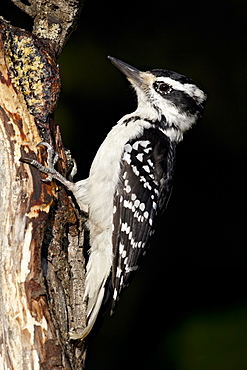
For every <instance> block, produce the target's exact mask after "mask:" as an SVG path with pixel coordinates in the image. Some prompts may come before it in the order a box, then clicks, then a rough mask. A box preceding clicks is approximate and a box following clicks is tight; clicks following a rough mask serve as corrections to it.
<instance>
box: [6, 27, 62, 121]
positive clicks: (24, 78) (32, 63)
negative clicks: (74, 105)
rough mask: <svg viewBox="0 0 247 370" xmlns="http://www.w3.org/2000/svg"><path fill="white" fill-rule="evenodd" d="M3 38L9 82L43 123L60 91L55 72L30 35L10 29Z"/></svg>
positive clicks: (35, 39) (48, 58) (39, 44)
mask: <svg viewBox="0 0 247 370" xmlns="http://www.w3.org/2000/svg"><path fill="white" fill-rule="evenodd" d="M13 31H16V32H13ZM6 35H7V37H6V39H5V40H4V48H5V53H6V61H7V63H8V68H9V73H10V78H11V82H12V83H13V84H14V86H15V87H16V89H17V90H18V91H19V92H21V93H22V94H23V96H24V99H25V102H26V104H27V107H28V109H29V111H30V113H31V114H33V115H34V116H35V117H37V118H38V119H40V120H42V121H44V122H45V121H46V119H47V117H48V115H49V114H50V113H51V112H52V111H53V109H54V107H55V105H56V102H57V99H58V94H59V91H60V78H59V71H58V68H57V66H56V64H55V62H54V61H53V59H52V58H51V56H50V55H49V53H48V52H47V50H45V48H44V45H43V44H42V43H41V42H40V41H39V40H38V39H37V38H35V37H34V36H33V35H32V34H30V33H28V32H26V31H23V30H20V29H15V28H11V29H10V30H9V32H6Z"/></svg>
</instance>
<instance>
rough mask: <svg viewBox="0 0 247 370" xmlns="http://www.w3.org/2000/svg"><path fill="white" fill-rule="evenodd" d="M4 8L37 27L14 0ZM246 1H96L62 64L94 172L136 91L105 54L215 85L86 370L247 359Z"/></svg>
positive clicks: (174, 369) (70, 118) (65, 108)
mask: <svg viewBox="0 0 247 370" xmlns="http://www.w3.org/2000/svg"><path fill="white" fill-rule="evenodd" d="M1 4H3V5H2V9H1V12H0V13H1V15H3V16H5V17H6V19H8V20H9V21H11V23H12V24H13V25H15V26H20V27H23V28H26V29H29V30H31V22H30V20H29V18H28V16H26V15H25V14H23V13H22V12H21V11H19V10H18V9H15V7H14V5H13V4H12V3H11V2H10V0H2V1H1ZM246 24H247V10H246V2H245V1H240V0H234V1H219V0H203V1H192V0H187V1H183V2H182V1H177V2H176V1H173V2H171V1H162V0H153V1H152V2H144V1H140V0H132V1H131V2H117V1H112V0H110V1H104V2H103V1H96V0H88V1H87V2H86V4H85V6H84V9H83V11H82V16H81V21H80V24H79V26H78V29H77V30H76V32H75V33H74V34H73V35H72V37H71V39H70V40H69V41H68V43H67V45H66V47H65V49H64V51H63V52H62V54H61V56H60V58H59V63H60V68H61V76H62V93H61V98H60V102H59V106H58V109H57V111H56V122H57V123H59V124H60V125H61V129H62V134H63V141H64V144H65V146H67V147H68V148H70V149H71V150H72V153H73V155H74V157H75V159H76V161H77V164H78V167H79V173H78V176H77V179H81V178H84V177H86V176H87V175H88V171H89V167H90V163H91V161H92V159H93V157H94V155H95V153H96V150H97V148H98V147H99V145H100V143H101V142H102V141H103V139H104V137H105V136H106V134H107V133H108V131H109V130H110V128H111V127H112V126H113V125H114V124H115V123H116V121H117V120H118V119H120V118H121V117H122V116H123V115H124V114H126V113H130V112H131V111H132V110H134V109H135V107H136V105H135V96H134V93H133V91H132V90H131V89H129V86H128V83H127V81H125V79H124V77H123V76H122V75H121V73H120V72H119V71H118V70H117V69H116V68H115V67H113V66H112V65H111V63H110V62H109V61H108V60H107V59H106V57H107V55H112V56H115V57H117V58H120V59H122V60H124V61H126V62H127V63H130V64H132V65H133V66H135V67H137V68H139V69H142V70H148V69H151V68H166V69H172V70H175V71H177V72H180V73H182V74H185V75H187V76H189V77H191V78H193V79H195V81H197V82H198V83H199V84H201V86H203V88H204V89H205V90H206V91H207V93H208V102H207V105H206V111H205V114H204V115H203V118H202V119H201V120H200V122H199V123H198V124H197V125H196V126H195V127H194V128H193V129H192V130H191V131H190V132H188V133H187V134H186V135H185V138H184V141H183V142H182V143H181V144H180V146H179V150H178V160H177V168H176V176H175V180H174V190H173V194H172V198H171V200H170V203H169V207H168V210H167V211H166V212H165V214H164V216H163V218H162V219H161V221H160V223H159V226H158V230H157V233H156V236H155V238H154V240H153V243H152V246H151V248H150V251H149V253H148V255H147V257H146V259H145V260H144V262H143V265H142V269H141V270H140V271H139V272H138V273H137V275H136V277H135V279H134V281H133V283H132V284H131V286H130V287H129V288H128V289H127V290H126V292H125V294H124V295H123V298H122V300H121V302H120V304H119V307H118V310H117V312H116V314H115V315H114V316H113V317H112V318H109V317H108V316H106V317H105V319H104V324H103V326H102V327H101V329H100V330H99V332H98V334H97V335H96V336H95V338H94V339H93V341H92V344H91V347H90V349H89V353H88V367H87V370H123V369H128V370H132V369H143V370H161V369H164V370H246V369H247V290H246V283H247V278H246V265H247V247H246V206H247V202H246V200H247V197H246V175H245V172H246V170H245V168H246V136H247V135H246V95H247V94H246V92H247V73H246V66H247V64H246V45H247V32H246Z"/></svg>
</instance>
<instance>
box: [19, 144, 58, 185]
mask: <svg viewBox="0 0 247 370" xmlns="http://www.w3.org/2000/svg"><path fill="white" fill-rule="evenodd" d="M37 146H45V147H46V148H47V167H46V166H43V165H42V164H41V163H39V162H38V161H36V160H35V159H30V158H28V157H21V158H20V160H21V161H22V162H24V163H28V164H30V165H32V166H34V167H36V168H37V169H38V170H39V171H40V172H43V173H45V174H46V175H47V177H46V178H45V179H42V181H44V182H48V181H52V180H53V178H55V179H57V177H60V176H61V175H60V174H59V173H58V172H57V171H56V170H55V168H54V166H55V164H56V163H57V161H58V154H57V153H56V152H55V151H54V149H53V147H52V146H51V145H50V144H48V143H46V142H43V141H42V142H41V143H39V144H38V145H37Z"/></svg>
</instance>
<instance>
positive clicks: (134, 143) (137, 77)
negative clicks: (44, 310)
mask: <svg viewBox="0 0 247 370" xmlns="http://www.w3.org/2000/svg"><path fill="white" fill-rule="evenodd" d="M109 58H110V60H111V62H112V63H113V64H114V65H115V66H116V67H117V68H118V69H119V70H120V71H122V72H123V73H124V74H125V75H126V77H127V78H128V80H129V81H130V83H131V84H132V86H133V87H134V89H135V91H136V94H137V99H138V105H137V109H136V111H135V112H133V113H131V114H127V115H126V116H124V117H123V118H122V119H120V120H119V122H118V123H117V124H116V126H114V127H113V128H112V129H111V131H110V132H109V134H108V135H107V137H106V139H105V140H104V141H103V143H102V144H101V146H100V148H99V150H98V152H97V154H96V156H95V158H94V160H93V163H92V166H91V169H90V173H89V177H88V178H87V179H85V180H81V181H78V182H76V183H72V182H69V181H68V180H66V179H64V178H63V177H62V176H61V175H60V174H59V173H57V172H56V171H55V170H54V168H53V169H51V170H50V171H49V170H48V169H47V168H44V167H43V166H40V165H37V162H36V163H34V162H35V161H30V163H31V164H33V165H36V166H37V167H38V168H39V169H40V170H41V171H44V172H46V173H48V174H49V176H48V178H49V179H51V178H55V179H58V180H59V181H60V182H62V183H63V184H64V185H65V186H66V187H67V188H68V189H69V190H71V191H72V192H73V194H74V196H75V198H76V200H77V203H78V205H79V207H80V208H81V209H82V210H84V211H87V212H88V214H89V217H88V227H89V230H90V254H89V260H88V263H87V266H86V288H85V297H84V298H85V299H86V300H87V303H88V308H87V317H88V323H87V327H86V328H85V330H84V332H83V333H82V334H79V335H77V334H74V335H71V337H72V338H73V339H78V338H81V339H83V338H85V337H86V336H87V335H88V334H89V332H90V331H91V329H92V327H93V325H94V323H95V321H96V319H97V316H98V313H99V310H100V308H101V306H102V304H103V301H104V300H105V297H106V296H107V297H108V298H110V300H111V301H112V304H111V306H112V310H114V308H115V304H116V302H117V300H118V299H119V296H120V294H121V291H122V289H123V288H124V287H125V286H126V285H127V284H128V282H129V280H130V277H131V276H132V274H133V272H134V271H135V270H137V268H138V267H139V264H140V260H141V259H142V257H143V256H144V255H145V253H146V251H147V248H148V245H149V239H150V236H151V235H152V234H153V232H154V230H155V225H156V219H157V217H158V216H159V214H160V213H161V212H162V210H163V209H164V207H165V206H166V204H167V202H168V199H169V196H170V192H171V188H172V178H173V171H174V164H175V155H176V146H177V144H178V143H179V142H180V141H181V140H182V138H183V134H184V132H185V131H187V130H188V129H189V128H191V126H192V125H193V124H194V123H195V122H196V121H197V119H198V118H199V117H200V116H201V114H202V112H203V109H204V104H205V101H206V95H205V93H204V92H203V91H202V89H201V88H200V87H199V86H198V85H197V84H195V83H194V82H193V81H192V80H191V79H189V78H187V77H185V76H183V75H180V74H178V73H175V72H172V71H168V70H162V69H154V70H150V71H147V72H141V71H139V70H137V69H136V68H134V67H132V66H130V65H128V64H126V63H124V62H122V61H120V60H118V59H116V58H112V57H109ZM41 167H42V168H41ZM50 167H51V166H50Z"/></svg>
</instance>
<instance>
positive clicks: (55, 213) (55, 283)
mask: <svg viewBox="0 0 247 370" xmlns="http://www.w3.org/2000/svg"><path fill="white" fill-rule="evenodd" d="M13 2H14V3H16V4H17V3H18V4H17V5H18V6H19V7H20V8H22V9H23V10H25V11H27V10H28V11H29V14H30V15H32V16H33V17H34V18H35V20H34V34H31V33H29V32H26V31H25V30H21V29H19V28H16V27H13V26H11V25H10V24H9V23H8V22H7V21H5V20H4V19H3V18H1V19H0V121H1V123H0V264H1V268H0V321H1V325H0V368H1V369H3V370H5V369H6V370H7V369H14V370H17V369H18V370H19V369H23V370H25V369H47V370H48V369H82V368H83V364H84V361H85V351H84V348H83V345H82V343H76V342H71V341H70V340H69V335H68V333H69V331H70V330H73V329H74V330H76V331H77V330H79V331H80V330H83V328H84V327H85V320H86V317H85V305H84V304H83V302H82V297H83V292H84V280H85V275H84V251H83V223H84V221H85V220H84V218H83V217H82V215H81V214H80V212H79V210H78V209H77V206H76V205H75V204H74V203H73V201H72V199H71V197H70V195H69V194H67V192H66V190H65V189H64V188H63V187H61V186H60V185H59V184H57V183H55V182H44V181H42V178H45V175H42V174H40V173H39V171H38V170H36V169H35V168H32V167H30V166H29V165H27V164H24V163H22V162H20V158H21V157H23V156H29V157H32V158H36V159H37V160H38V161H40V162H42V163H44V159H45V158H46V152H45V150H44V148H43V147H42V146H38V147H37V144H38V143H40V142H42V141H47V142H49V143H50V144H52V146H53V147H54V148H55V150H56V151H57V152H58V154H59V158H60V160H59V163H58V168H59V171H60V172H61V173H63V174H64V175H66V174H67V173H68V172H69V168H70V160H69V156H68V155H66V154H65V151H64V149H63V145H62V141H61V136H60V131H59V127H58V126H57V125H56V124H55V123H54V121H53V111H54V107H55V106H56V103H57V99H58V95H59V90H60V78H59V72H58V69H57V65H56V60H55V56H58V54H59V52H60V51H61V49H62V47H63V45H64V43H65V41H66V40H67V38H68V36H69V34H70V32H71V30H72V29H73V28H74V27H75V25H76V22H77V21H78V15H79V13H80V10H81V5H82V4H81V2H80V1H74V2H67V1H66V0H64V1H62V0H57V1H56V0H52V1H42V0H37V1H33V0H32V1H31V3H30V4H31V5H30V6H29V7H28V6H27V5H24V4H22V3H21V2H20V1H18V0H13ZM42 3H43V7H42ZM67 3H69V4H70V9H69V8H68V7H69V5H68V4H67ZM72 3H73V5H74V13H73V12H72V5H71V4H72ZM55 5H56V7H55ZM66 6H67V10H70V13H69V15H68V12H67V13H66V14H67V15H66V16H67V17H69V19H70V21H68V22H67V23H66V21H65V19H64V16H63V17H62V16H61V14H63V10H64V7H66ZM52 7H53V8H54V9H55V10H54V11H53V12H52V9H53V8H52ZM48 8H49V9H50V10H49V11H48V10H47V9H48ZM58 10H59V11H58ZM59 17H60V18H59ZM69 22H70V23H69ZM65 23H66V26H65ZM68 23H69V26H68ZM40 25H43V26H42V27H43V28H42V30H43V31H42V32H41V31H40V30H41V28H40V27H41V26H40ZM58 25H59V27H60V28H59V32H55V31H54V32H55V34H53V36H52V37H48V35H49V34H50V31H51V29H53V30H55V29H58V28H57V27H58ZM68 28H69V29H68ZM54 35H55V36H56V37H55V36H54ZM1 366H2V367H1Z"/></svg>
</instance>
